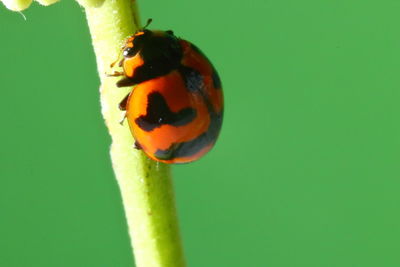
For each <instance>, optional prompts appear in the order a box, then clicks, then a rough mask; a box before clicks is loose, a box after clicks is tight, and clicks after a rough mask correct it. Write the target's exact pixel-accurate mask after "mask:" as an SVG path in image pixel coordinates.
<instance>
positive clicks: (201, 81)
mask: <svg viewBox="0 0 400 267" xmlns="http://www.w3.org/2000/svg"><path fill="white" fill-rule="evenodd" d="M147 32H149V31H147ZM151 34H153V35H156V36H158V37H160V38H163V37H164V36H167V33H166V32H151ZM168 37H169V36H168ZM174 38H176V37H174ZM168 42H169V41H168ZM171 42H172V44H171V46H176V47H177V48H178V49H179V50H180V51H178V52H176V51H172V52H171V53H170V54H172V55H167V57H170V58H169V59H167V60H166V61H167V63H168V64H161V67H160V68H159V67H158V66H157V63H153V62H154V61H151V60H146V58H145V57H144V56H143V55H141V53H140V52H139V53H138V54H136V55H135V56H134V57H131V58H130V59H127V60H125V62H124V65H123V66H124V71H125V74H126V75H127V76H128V77H129V76H130V77H132V79H135V75H138V76H141V77H145V78H141V79H142V80H143V81H141V82H139V83H138V84H137V86H136V87H134V89H133V91H132V93H131V94H130V96H129V98H128V101H127V105H126V110H127V113H126V117H127V120H128V123H129V126H130V129H131V132H132V135H133V136H134V138H135V140H136V143H137V145H138V147H140V148H141V149H142V150H143V151H144V152H145V153H146V154H147V156H149V157H150V158H152V159H154V160H157V161H161V162H164V163H187V162H191V161H194V160H197V159H199V158H200V157H201V156H203V155H204V154H205V153H207V152H208V151H209V150H210V149H211V148H212V147H213V145H214V143H215V142H216V139H217V137H218V134H219V131H220V129H221V125H222V114H223V95H222V89H221V82H220V79H219V76H218V74H217V72H216V70H215V69H214V68H213V66H212V65H211V63H210V62H209V60H208V59H207V58H206V57H205V56H204V55H203V54H202V52H200V50H199V49H198V48H196V47H195V46H194V45H193V44H191V43H189V42H187V41H185V40H181V39H178V38H176V42H177V44H175V43H174V42H175V41H174V39H172V41H171ZM147 45H148V46H146V45H144V46H143V48H142V50H144V49H146V47H152V45H151V44H147ZM154 47H156V48H157V46H153V48H152V49H153V50H154V49H156V48H154ZM174 49H175V48H174ZM164 51H165V49H164ZM164 53H165V52H164ZM153 54H154V53H153ZM155 54H157V51H156V52H155ZM171 59H172V60H171ZM175 59H177V62H174V60H175ZM128 60H130V61H128ZM160 61H162V59H160ZM157 62H159V61H157ZM169 62H171V64H169ZM151 64H153V65H154V67H153V70H152V68H151V66H150V67H148V68H147V69H146V72H143V70H140V68H139V67H141V68H143V66H146V65H147V66H148V65H151ZM166 65H168V66H166ZM152 71H154V73H152ZM163 72H165V73H163ZM143 73H144V74H143Z"/></svg>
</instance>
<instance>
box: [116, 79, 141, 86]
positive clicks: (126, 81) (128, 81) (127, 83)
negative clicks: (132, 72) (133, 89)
mask: <svg viewBox="0 0 400 267" xmlns="http://www.w3.org/2000/svg"><path fill="white" fill-rule="evenodd" d="M136 84H137V82H135V81H134V80H132V79H131V78H129V77H124V78H122V79H121V80H119V81H118V82H117V87H127V86H133V85H136Z"/></svg>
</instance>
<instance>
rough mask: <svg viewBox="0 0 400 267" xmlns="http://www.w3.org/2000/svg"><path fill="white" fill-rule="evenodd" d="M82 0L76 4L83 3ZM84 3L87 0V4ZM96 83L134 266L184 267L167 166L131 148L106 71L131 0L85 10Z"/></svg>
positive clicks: (129, 18) (132, 17) (124, 30)
mask: <svg viewBox="0 0 400 267" xmlns="http://www.w3.org/2000/svg"><path fill="white" fill-rule="evenodd" d="M84 2H85V1H83V0H82V1H81V4H84ZM89 2H90V1H89ZM84 5H85V4H84ZM85 10H86V15H87V20H88V24H89V28H90V33H91V36H92V40H93V46H94V50H95V53H96V59H97V64H98V71H99V74H100V79H101V87H100V94H101V106H102V114H103V116H104V118H105V121H106V125H107V127H108V130H109V132H110V134H111V137H112V146H111V158H112V163H113V168H114V171H115V174H116V177H117V180H118V184H119V186H120V190H121V194H122V199H123V203H124V208H125V212H126V217H127V221H128V227H129V233H130V236H131V240H132V246H133V248H134V255H135V261H136V265H137V266H138V267H182V266H185V262H184V257H183V251H182V245H181V241H180V236H179V229H178V221H177V216H176V208H175V200H174V193H173V186H172V179H171V173H170V168H169V166H168V165H165V164H162V163H158V162H154V161H152V160H150V159H149V158H147V157H146V156H145V155H144V154H143V153H142V152H141V151H136V150H135V149H134V148H133V142H134V140H133V138H132V135H131V133H130V131H129V129H128V127H127V125H126V123H125V124H124V126H121V125H120V124H119V121H120V119H121V116H122V114H121V111H119V109H118V104H119V102H120V101H121V100H122V99H123V98H124V96H125V95H126V94H127V92H129V91H127V90H128V89H129V90H132V88H127V89H125V90H124V89H121V88H117V87H116V86H115V83H116V79H115V78H109V77H106V76H105V73H106V72H111V70H110V68H109V66H110V63H111V62H113V61H115V59H116V58H117V57H118V55H119V53H121V50H120V48H121V46H122V45H123V42H124V40H125V39H126V38H127V37H128V36H129V35H132V34H133V33H134V32H135V30H136V29H138V27H139V26H138V21H139V17H138V14H137V7H136V3H135V2H134V1H132V0H105V1H104V2H103V3H101V1H100V5H96V4H90V5H89V4H88V5H86V7H85Z"/></svg>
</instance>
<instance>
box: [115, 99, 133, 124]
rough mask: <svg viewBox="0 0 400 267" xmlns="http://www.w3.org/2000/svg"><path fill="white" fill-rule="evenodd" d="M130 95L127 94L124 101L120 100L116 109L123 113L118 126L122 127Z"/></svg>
mask: <svg viewBox="0 0 400 267" xmlns="http://www.w3.org/2000/svg"><path fill="white" fill-rule="evenodd" d="M130 95H131V93H129V94H127V95H126V96H125V97H124V99H122V101H121V102H120V103H119V105H118V107H119V109H120V110H122V111H124V113H123V115H122V119H121V120H120V121H119V124H121V125H123V124H124V121H125V119H126V104H127V103H128V99H129V96H130Z"/></svg>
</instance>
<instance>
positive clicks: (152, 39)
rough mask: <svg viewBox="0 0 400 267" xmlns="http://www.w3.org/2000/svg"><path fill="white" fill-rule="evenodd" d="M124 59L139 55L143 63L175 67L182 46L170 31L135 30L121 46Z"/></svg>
mask: <svg viewBox="0 0 400 267" xmlns="http://www.w3.org/2000/svg"><path fill="white" fill-rule="evenodd" d="M123 56H124V61H129V60H130V59H133V58H138V57H140V59H141V61H143V62H144V64H151V65H152V66H153V68H154V67H157V66H159V65H163V66H164V67H168V66H170V67H171V68H174V67H176V65H177V64H179V62H180V61H181V59H182V56H183V55H182V47H181V45H180V42H179V39H178V38H177V37H176V36H175V35H174V33H173V32H172V31H151V30H147V29H143V30H140V31H138V32H136V33H135V34H134V35H133V36H131V37H129V38H128V40H127V42H126V44H125V46H124V48H123Z"/></svg>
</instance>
